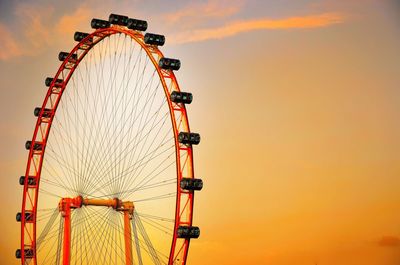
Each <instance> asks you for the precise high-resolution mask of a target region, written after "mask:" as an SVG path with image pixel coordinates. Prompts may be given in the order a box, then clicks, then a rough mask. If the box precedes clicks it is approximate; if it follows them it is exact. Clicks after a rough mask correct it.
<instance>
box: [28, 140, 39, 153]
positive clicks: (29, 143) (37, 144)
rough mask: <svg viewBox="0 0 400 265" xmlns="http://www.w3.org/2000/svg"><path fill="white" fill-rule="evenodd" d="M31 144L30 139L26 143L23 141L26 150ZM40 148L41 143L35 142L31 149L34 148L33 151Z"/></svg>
mask: <svg viewBox="0 0 400 265" xmlns="http://www.w3.org/2000/svg"><path fill="white" fill-rule="evenodd" d="M31 146H32V141H26V143H25V148H26V150H30V149H31ZM42 148H43V144H42V143H35V144H34V145H33V150H35V151H39V150H42Z"/></svg>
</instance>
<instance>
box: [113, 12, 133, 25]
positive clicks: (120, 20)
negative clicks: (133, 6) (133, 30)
mask: <svg viewBox="0 0 400 265" xmlns="http://www.w3.org/2000/svg"><path fill="white" fill-rule="evenodd" d="M128 20H129V18H128V17H127V16H122V15H117V14H111V15H110V16H109V17H108V21H109V22H110V23H111V24H114V25H120V26H126V25H128Z"/></svg>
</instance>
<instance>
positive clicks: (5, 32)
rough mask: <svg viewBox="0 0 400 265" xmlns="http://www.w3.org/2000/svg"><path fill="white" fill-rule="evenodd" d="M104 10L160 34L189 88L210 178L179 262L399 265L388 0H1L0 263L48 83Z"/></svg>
mask: <svg viewBox="0 0 400 265" xmlns="http://www.w3.org/2000/svg"><path fill="white" fill-rule="evenodd" d="M110 13H121V14H125V15H128V16H130V17H136V18H139V19H146V20H147V21H148V23H149V28H148V31H149V32H155V33H163V34H165V35H166V45H165V46H164V47H162V51H163V52H164V54H165V55H169V56H170V57H177V58H179V59H180V60H181V61H182V67H181V69H180V70H179V72H177V74H176V75H177V78H178V80H179V83H180V86H181V89H182V90H185V91H190V92H192V93H193V94H194V101H193V103H192V104H191V105H190V106H188V114H189V119H190V124H191V128H192V130H193V131H198V132H199V133H201V136H202V142H201V144H200V145H199V146H196V147H195V153H194V156H195V172H196V176H197V177H198V178H202V179H203V180H204V183H205V185H204V189H203V190H202V191H201V192H199V193H197V194H196V200H195V213H194V223H195V225H198V226H199V227H200V228H201V236H200V238H199V239H198V240H193V241H191V245H190V246H191V247H190V251H189V258H188V262H187V264H189V265H205V264H221V265H225V264H226V265H241V264H256V265H314V264H318V265H339V264H340V265H398V264H400V86H399V84H400V4H399V2H398V1H397V0H386V1H385V0H364V1H363V0H347V1H346V0H342V1H335V0H320V1H317V0H297V1H294V0H292V1H289V0H279V1H273V0H268V1H267V0H266V1H261V0H258V1H257V0H232V1H228V0H226V1H225V0H221V1H217V0H208V1H176V0H174V1H160V0H159V1H116V0H115V1H94V0H83V1H73V0H71V1H57V2H55V1H50V0H38V1H33V0H32V1H1V2H0V80H1V81H0V91H1V97H0V99H1V104H0V112H1V113H2V114H3V115H2V118H1V123H0V128H1V130H0V134H1V139H2V143H1V147H2V152H0V167H1V168H2V176H1V180H2V185H1V188H0V200H1V201H2V202H3V207H2V213H1V215H0V225H1V227H2V228H3V231H2V232H1V235H0V264H18V261H17V260H16V259H15V258H14V253H15V249H17V248H18V247H19V236H20V227H19V223H17V222H15V213H16V212H18V211H20V208H21V199H22V190H21V186H19V185H18V178H19V176H20V175H21V174H24V172H25V164H26V158H27V152H26V150H25V149H24V143H25V141H26V140H27V139H30V138H31V137H32V133H33V129H34V124H35V117H34V116H33V113H32V112H33V109H34V107H36V106H39V105H41V104H42V100H43V98H44V96H45V92H46V88H45V86H44V78H45V77H47V76H51V75H54V74H55V72H56V71H57V68H58V66H59V64H60V62H59V61H58V59H57V55H58V52H59V51H61V50H70V49H71V48H72V47H73V45H75V43H74V41H73V33H74V32H75V31H77V30H79V31H91V28H90V20H91V19H92V18H93V17H96V18H103V19H105V18H108V15H109V14H110Z"/></svg>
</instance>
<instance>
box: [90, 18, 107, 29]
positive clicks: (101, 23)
mask: <svg viewBox="0 0 400 265" xmlns="http://www.w3.org/2000/svg"><path fill="white" fill-rule="evenodd" d="M110 25H111V23H110V22H109V21H107V20H102V19H97V18H93V19H92V21H91V22H90V26H91V27H92V28H93V29H103V28H108V27H110Z"/></svg>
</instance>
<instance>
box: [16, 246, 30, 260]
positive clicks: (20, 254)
mask: <svg viewBox="0 0 400 265" xmlns="http://www.w3.org/2000/svg"><path fill="white" fill-rule="evenodd" d="M33 253H34V252H33V249H31V248H26V249H24V256H25V258H27V259H31V258H33ZM15 257H16V258H17V259H20V258H21V257H22V251H21V249H17V251H15Z"/></svg>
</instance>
